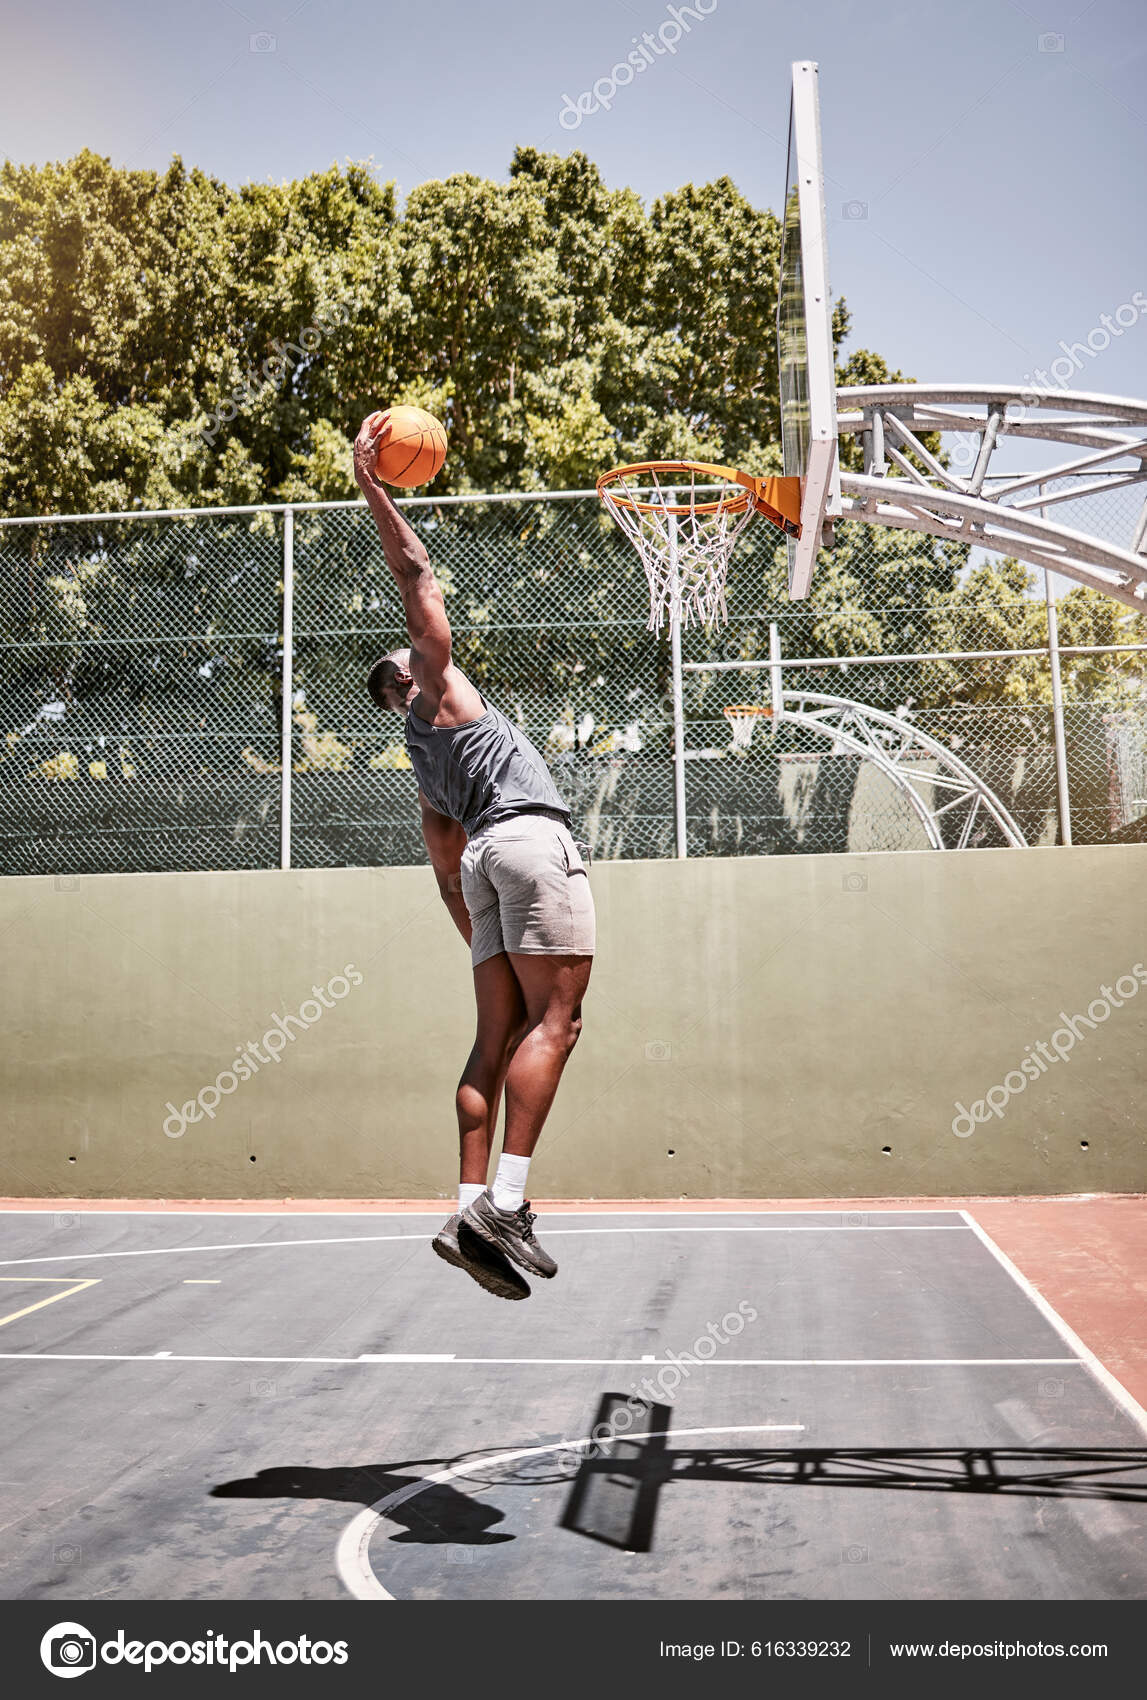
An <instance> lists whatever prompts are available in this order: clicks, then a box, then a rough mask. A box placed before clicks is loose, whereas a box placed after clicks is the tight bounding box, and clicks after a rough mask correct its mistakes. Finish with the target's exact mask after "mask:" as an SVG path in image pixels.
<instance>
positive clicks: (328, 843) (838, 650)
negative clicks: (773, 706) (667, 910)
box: [0, 491, 1147, 874]
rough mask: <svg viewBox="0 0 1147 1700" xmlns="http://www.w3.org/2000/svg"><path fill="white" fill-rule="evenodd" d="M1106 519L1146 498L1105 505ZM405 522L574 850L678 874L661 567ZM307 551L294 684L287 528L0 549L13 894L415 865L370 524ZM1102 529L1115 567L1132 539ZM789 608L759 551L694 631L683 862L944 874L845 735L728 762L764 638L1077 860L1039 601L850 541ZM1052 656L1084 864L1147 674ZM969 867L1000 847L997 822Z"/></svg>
mask: <svg viewBox="0 0 1147 1700" xmlns="http://www.w3.org/2000/svg"><path fill="white" fill-rule="evenodd" d="M1116 495H1118V496H1119V497H1120V499H1121V500H1123V501H1124V502H1126V500H1127V497H1128V492H1126V491H1121V492H1112V499H1111V503H1109V504H1108V505H1109V506H1112V507H1113V504H1114V499H1115V497H1116ZM1097 500H1100V501H1102V498H1099V499H1097V498H1092V499H1091V502H1092V505H1093V506H1094V505H1095V502H1096V501H1097ZM404 506H405V509H406V513H407V517H408V518H409V519H410V521H411V523H412V525H413V526H414V528H415V530H416V531H417V532H418V534H419V535H420V536H421V538H422V539H423V541H424V542H425V544H426V546H427V548H428V550H429V552H430V556H431V559H432V561H433V563H434V566H435V570H436V572H437V574H438V577H439V579H440V582H441V584H442V587H443V591H444V594H445V597H446V605H447V609H448V612H449V615H450V620H451V625H452V628H453V632H454V646H455V657H456V660H457V662H458V664H459V665H460V666H461V667H462V668H463V669H464V670H465V671H466V673H467V674H468V675H469V676H470V677H471V678H472V679H473V680H474V682H475V683H476V684H477V685H478V686H479V688H480V689H482V690H483V691H484V692H486V693H487V694H488V695H489V696H490V697H491V698H492V700H494V701H495V702H497V704H498V705H499V707H501V708H502V709H503V710H504V712H506V713H507V714H509V715H510V716H511V717H512V718H513V719H515V720H516V721H517V722H518V723H519V724H520V725H521V726H522V727H523V728H524V729H525V731H526V732H527V734H528V735H529V737H530V738H531V739H532V740H533V741H534V742H535V743H536V744H537V745H538V747H539V748H540V749H541V750H543V751H544V753H545V755H546V758H547V760H548V761H549V763H550V765H551V768H552V770H553V773H554V777H555V780H556V782H557V785H558V787H559V789H560V790H561V791H562V793H563V794H564V795H565V796H566V798H567V799H568V801H569V802H570V804H571V806H572V807H573V809H574V813H575V816H576V829H577V831H578V834H579V836H581V837H582V838H585V839H587V840H588V841H589V842H590V843H591V845H592V846H593V851H594V854H595V856H597V857H599V858H629V857H654V856H672V855H675V854H677V853H678V826H679V824H680V823H679V822H678V820H677V817H676V813H675V800H674V791H675V786H674V777H675V764H674V722H673V684H674V680H673V671H672V664H671V650H670V643H669V641H668V639H667V638H665V637H662V638H660V639H658V638H655V637H654V636H652V635H651V634H650V633H649V632H648V630H647V629H646V615H647V609H648V596H647V591H646V586H645V581H644V576H643V574H642V570H641V566H640V562H639V561H638V559H637V557H636V555H635V553H634V552H633V551H632V549H631V547H630V545H629V544H628V543H627V542H626V540H625V539H624V538H623V537H622V536H621V535H620V533H619V532H618V530H617V529H616V527H615V526H614V525H613V524H612V522H611V521H610V520H609V519H608V517H607V516H606V515H605V514H604V513H603V511H602V509H601V507H600V504H599V503H598V501H597V499H596V497H595V496H594V495H593V494H592V493H573V494H562V495H550V494H538V495H536V496H535V495H531V496H521V497H502V496H498V497H482V496H476V497H473V498H450V499H444V500H420V501H416V502H410V503H407V504H404ZM1067 506H1069V504H1065V508H1066V507H1067ZM1064 517H1065V518H1066V515H1064ZM290 523H291V530H292V542H293V551H292V553H293V570H292V572H291V586H292V603H293V631H292V642H291V644H290V654H289V657H285V656H284V644H283V631H284V612H285V607H284V571H285V568H284V541H285V538H284V533H285V529H286V526H287V520H286V517H285V514H284V512H283V510H281V509H278V510H276V509H268V508H264V509H259V510H250V511H240V510H231V511H226V512H212V513H196V514H193V515H143V514H141V515H135V516H132V517H130V518H110V519H100V518H84V519H81V520H78V521H65V520H62V519H47V520H43V521H36V522H14V521H6V522H0V587H2V588H0V639H2V641H0V721H2V728H0V729H2V734H3V742H2V744H0V870H2V871H3V872H5V873H15V874H23V873H49V872H50V873H57V874H79V873H109V872H125V871H162V870H166V869H214V868H265V867H274V866H278V865H280V862H281V861H282V860H287V859H289V862H290V864H291V865H293V866H296V867H344V866H373V865H380V864H388V865H395V864H409V863H417V862H421V861H423V860H424V859H425V851H424V848H423V845H422V841H421V834H420V831H419V826H418V814H417V809H416V807H415V783H414V778H413V774H412V772H411V770H410V765H409V759H408V757H407V755H406V751H405V747H404V744H403V736H402V731H403V729H402V724H401V721H400V719H399V717H398V716H397V715H395V716H385V715H382V714H380V713H379V711H378V710H377V709H376V708H375V706H374V705H373V704H372V703H371V701H370V700H369V698H368V697H367V695H366V692H365V689H364V678H365V674H366V671H367V669H368V667H369V665H370V663H371V662H372V661H373V660H374V659H375V658H376V657H377V656H378V655H379V654H381V653H383V652H384V651H386V650H387V649H391V648H395V647H398V646H399V645H400V644H401V643H403V642H404V641H405V635H404V627H403V623H402V610H401V605H400V602H399V600H398V596H397V593H396V591H395V589H394V586H393V583H392V581H391V579H390V575H389V573H388V571H387V568H386V564H385V561H384V559H383V555H382V551H381V548H380V546H379V543H378V539H377V536H376V534H375V531H374V527H373V524H372V522H371V519H370V516H369V514H368V513H367V511H366V509H365V507H363V506H361V505H350V504H345V505H344V504H325V505H319V504H315V505H307V506H299V507H298V508H296V509H295V510H294V511H293V514H292V516H291V522H290ZM1069 523H1078V521H1069ZM1090 523H1092V524H1093V525H1094V520H1092V521H1091V522H1090ZM1104 523H1105V524H1109V525H1110V526H1111V527H1112V529H1113V531H1114V530H1117V531H1118V532H1119V534H1120V535H1124V536H1126V535H1129V533H1130V530H1131V528H1132V526H1133V523H1134V515H1133V514H1132V513H1130V512H1129V514H1128V515H1124V514H1123V513H1122V512H1120V513H1118V514H1117V513H1114V512H1111V513H1107V514H1106V515H1105V516H1104ZM1025 579H1026V582H1025ZM981 581H982V582H981ZM1037 581H1038V582H1037ZM785 591H786V559H785V550H784V547H783V545H780V546H778V543H777V540H776V533H774V532H772V531H771V530H770V529H769V528H768V527H767V526H765V525H764V524H758V525H756V526H754V527H752V528H750V530H749V532H748V534H747V536H746V539H745V541H744V543H743V544H742V545H741V546H740V547H739V548H738V552H737V555H736V557H735V559H734V562H733V569H732V574H731V577H730V585H729V623H728V625H727V626H726V627H723V628H721V629H720V630H716V631H706V630H704V629H696V628H694V629H690V630H687V631H686V632H685V633H684V634H683V642H682V650H683V658H684V664H685V665H684V670H683V673H682V677H681V687H682V692H683V701H684V747H685V766H684V772H685V821H684V828H685V832H684V836H685V841H686V848H687V851H688V854H689V855H691V856H707V855H718V856H726V855H780V854H794V853H801V852H806V853H807V852H814V851H820V852H824V851H847V850H873V849H918V848H924V847H925V845H926V844H927V838H926V836H925V834H924V830H923V827H922V825H921V821H920V818H919V813H918V811H916V810H914V809H913V807H912V806H911V805H910V799H909V798H908V797H907V796H906V794H905V792H904V790H903V788H902V787H899V786H898V785H897V784H895V783H893V781H892V780H890V779H889V777H888V776H887V774H886V773H884V772H882V771H880V770H879V769H878V768H877V767H876V766H874V764H872V763H871V762H867V761H865V760H864V759H862V758H861V757H860V756H858V755H857V754H855V753H850V752H849V751H848V750H847V749H845V748H843V747H842V746H841V745H840V743H839V742H838V741H834V740H833V739H832V738H831V737H826V735H825V734H824V733H823V731H819V732H818V731H817V730H815V729H813V728H810V727H809V726H808V725H807V724H803V723H801V722H799V721H798V720H795V719H793V718H791V717H784V716H782V718H781V719H780V721H779V723H774V722H773V721H772V720H770V719H768V718H766V717H764V716H761V717H758V719H757V721H756V723H755V725H756V730H755V732H754V736H753V738H752V741H751V742H750V743H749V745H748V746H747V747H746V748H744V749H741V748H738V747H735V746H734V740H733V737H732V723H731V721H730V719H729V717H728V715H727V714H726V712H725V711H726V710H727V709H730V708H734V707H735V705H737V704H739V703H752V704H755V705H757V706H759V707H764V706H768V705H769V704H770V702H771V694H770V693H771V677H772V676H771V675H770V672H769V670H768V667H767V666H763V665H762V663H766V662H767V661H768V659H769V655H770V631H771V630H772V631H773V632H774V633H775V636H774V637H773V638H772V642H773V644H774V646H777V645H779V650H780V655H781V657H782V660H783V680H782V685H783V690H784V691H785V692H786V693H802V692H816V693H819V694H821V695H827V696H831V697H836V698H846V699H848V700H850V701H851V702H854V703H857V704H860V705H863V706H864V707H867V708H870V709H875V710H879V711H882V712H884V713H886V714H891V715H894V716H900V717H901V718H903V719H906V721H907V722H908V723H910V724H913V725H916V726H918V727H919V728H920V729H921V730H923V731H926V732H928V733H930V734H931V735H932V736H933V737H934V738H936V739H938V740H939V741H940V742H941V743H942V744H943V745H944V746H945V747H946V748H947V749H950V750H952V751H953V752H954V753H955V754H957V755H958V756H959V757H960V758H961V759H962V761H963V762H964V763H966V764H967V765H968V766H969V767H971V768H972V769H973V770H974V771H975V773H976V774H977V775H978V776H979V777H980V779H981V780H982V781H983V782H984V783H985V784H986V785H987V786H989V787H990V788H991V790H992V791H993V792H994V793H995V794H996V796H997V797H998V798H999V800H1000V802H1001V803H1002V804H1003V805H1004V807H1005V808H1006V809H1007V810H1008V811H1009V812H1010V814H1011V815H1012V817H1013V818H1014V820H1015V821H1016V823H1017V824H1018V825H1019V827H1020V829H1021V831H1022V834H1023V837H1024V838H1025V840H1026V842H1027V843H1028V844H1031V845H1036V844H1051V843H1054V842H1056V841H1057V838H1058V837H1059V836H1060V814H1059V804H1060V797H1059V789H1058V786H1057V774H1056V735H1055V725H1054V716H1053V710H1052V691H1051V670H1052V663H1051V654H1050V651H1049V647H1048V619H1047V610H1046V607H1045V603H1044V587H1043V584H1042V574H1038V575H1037V574H1035V573H1028V574H1026V575H1025V573H1024V572H1023V571H1022V570H1019V571H1012V572H1011V574H1010V576H1009V575H1007V574H1003V573H996V574H993V575H990V576H989V577H988V578H987V579H986V580H985V579H984V576H983V572H982V571H981V570H978V564H977V562H976V560H975V558H974V557H973V558H972V559H969V555H968V551H967V549H966V547H964V546H963V545H955V544H951V543H945V542H941V541H938V540H936V539H934V538H931V537H927V536H924V535H922V534H916V533H906V532H893V531H887V530H883V529H881V528H879V527H868V526H861V525H855V524H842V525H841V526H840V527H838V538H837V547H836V548H835V550H833V551H832V552H831V553H826V554H825V555H823V556H822V558H821V563H820V566H819V567H818V575H817V580H816V581H815V583H814V594H813V598H812V599H811V600H810V601H808V602H805V603H790V602H789V601H788V600H787V596H786V593H785ZM1132 618H1134V617H1132ZM1129 641H1130V640H1129ZM1061 643H1062V644H1063V646H1064V647H1063V650H1062V654H1061V657H1060V667H1061V672H1062V678H1063V699H1064V701H1063V725H1064V738H1063V743H1064V749H1065V754H1066V768H1067V779H1068V791H1069V795H1070V820H1071V827H1072V831H1073V837H1074V840H1075V842H1077V843H1104V842H1111V841H1117V840H1119V839H1120V838H1125V837H1134V836H1138V835H1142V828H1143V827H1147V820H1145V816H1147V712H1145V709H1144V700H1143V665H1144V653H1143V652H1142V651H1141V650H1138V649H1134V648H1132V649H1129V650H1126V651H1120V652H1119V653H1114V652H1112V651H1111V650H1110V648H1103V647H1101V646H1098V645H1091V646H1087V645H1078V644H1077V645H1069V644H1068V641H1067V638H1066V637H1065V636H1064V634H1063V633H1061ZM1085 650H1086V653H1084V651H1085ZM288 660H289V663H290V705H289V706H290V715H289V719H290V746H291V747H290V797H289V813H288V814H286V815H285V814H284V783H283V762H282V757H283V735H282V727H283V721H284V715H283V688H284V676H285V663H286V662H287V661H288ZM730 662H733V663H736V664H737V665H736V666H734V667H732V668H730V667H728V666H724V667H721V666H715V665H714V664H715V663H726V664H727V663H730ZM785 700H786V701H787V700H788V698H787V697H786V699H785ZM914 784H915V785H916V788H917V791H918V793H919V794H920V795H921V796H923V797H924V798H925V799H926V800H928V799H930V800H931V801H930V803H929V806H934V807H935V808H936V810H940V808H941V802H940V798H941V796H942V780H941V778H940V776H939V775H938V770H937V768H936V764H935V763H934V762H929V761H928V760H927V759H921V760H919V761H917V762H915V766H914ZM938 818H939V820H940V822H941V830H942V832H943V841H944V842H945V843H955V842H958V839H957V838H956V837H955V836H954V834H955V825H954V823H953V820H952V818H951V817H945V816H944V815H942V814H940V815H939V816H938ZM969 842H970V843H972V844H974V845H994V844H999V843H1002V842H1005V840H1004V839H1003V838H1002V837H1001V835H1000V832H999V829H998V827H997V826H996V825H995V824H994V823H993V822H992V821H991V820H990V819H989V818H987V817H984V818H983V819H982V820H981V821H980V822H979V823H978V825H977V828H976V831H975V833H974V834H973V835H972V837H971V839H970V840H969ZM284 851H286V855H284Z"/></svg>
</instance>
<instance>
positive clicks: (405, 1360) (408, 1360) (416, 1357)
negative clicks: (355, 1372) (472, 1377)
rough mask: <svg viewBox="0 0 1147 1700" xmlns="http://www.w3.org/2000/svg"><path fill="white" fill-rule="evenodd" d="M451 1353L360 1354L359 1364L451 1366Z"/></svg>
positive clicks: (357, 1360) (452, 1361)
mask: <svg viewBox="0 0 1147 1700" xmlns="http://www.w3.org/2000/svg"><path fill="white" fill-rule="evenodd" d="M454 1361H455V1357H454V1353H453V1352H360V1353H359V1355H358V1357H357V1358H356V1359H355V1362H356V1363H360V1364H452V1363H454Z"/></svg>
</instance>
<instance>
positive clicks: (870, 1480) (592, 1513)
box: [533, 1393, 1147, 1552]
mask: <svg viewBox="0 0 1147 1700" xmlns="http://www.w3.org/2000/svg"><path fill="white" fill-rule="evenodd" d="M640 1403H641V1404H642V1406H643V1407H644V1420H643V1419H642V1417H641V1416H638V1418H637V1421H638V1422H639V1423H642V1426H643V1427H644V1430H645V1432H644V1433H627V1434H625V1435H624V1436H619V1435H617V1434H616V1429H615V1427H614V1425H615V1423H616V1413H617V1411H618V1409H619V1408H621V1407H623V1406H625V1405H626V1404H628V1405H629V1408H630V1410H631V1411H636V1408H637V1405H638V1401H636V1400H627V1399H626V1397H625V1395H623V1394H620V1393H607V1394H605V1395H604V1396H603V1397H602V1400H601V1404H600V1405H599V1407H598V1413H597V1420H596V1423H595V1425H594V1431H593V1432H595V1433H596V1434H599V1435H600V1434H602V1433H604V1434H605V1436H607V1437H609V1438H606V1439H605V1440H604V1441H603V1442H599V1443H598V1444H596V1445H594V1446H592V1447H591V1448H590V1449H589V1450H587V1451H586V1452H585V1453H584V1454H583V1455H582V1456H581V1461H580V1463H579V1464H578V1466H577V1474H576V1476H575V1477H574V1479H573V1483H572V1486H571V1489H570V1495H569V1499H568V1501H567V1503H566V1507H565V1510H564V1512H563V1514H562V1517H561V1520H560V1522H561V1527H562V1528H563V1529H569V1530H571V1531H573V1532H574V1533H576V1534H579V1535H585V1536H587V1537H588V1538H589V1539H591V1540H596V1541H601V1542H603V1543H604V1544H606V1545H607V1546H612V1547H616V1548H618V1549H620V1550H622V1551H625V1552H649V1551H650V1550H651V1549H652V1544H653V1527H654V1523H655V1521H656V1516H657V1509H658V1503H659V1500H660V1496H661V1493H662V1491H663V1489H665V1488H666V1487H670V1486H671V1485H672V1484H673V1483H674V1482H698V1481H701V1482H732V1483H742V1484H744V1485H746V1486H748V1485H750V1484H752V1483H759V1484H761V1485H763V1486H767V1487H830V1488H869V1489H872V1488H884V1489H893V1490H897V1491H900V1492H925V1493H969V1494H979V1495H985V1494H1000V1495H1007V1496H1009V1497H1014V1496H1024V1497H1031V1498H1042V1499H1075V1500H1080V1499H1084V1500H1123V1501H1130V1502H1132V1503H1137V1504H1147V1448H1137V1447H1118V1446H1115V1447H1100V1448H1096V1447H1080V1446H1054V1447H1033V1446H1024V1447H1000V1446H985V1447H951V1446H949V1447H925V1446H913V1447H739V1446H717V1447H697V1446H684V1447H671V1446H670V1439H671V1436H670V1434H669V1433H668V1432H666V1431H668V1429H669V1426H670V1411H669V1409H668V1408H667V1407H666V1406H664V1405H646V1404H645V1402H644V1401H641V1402H640ZM537 1479H538V1478H537V1477H536V1476H534V1477H533V1480H535V1481H536V1480H537ZM550 1479H551V1480H555V1481H556V1480H558V1479H560V1474H558V1473H555V1474H554V1475H553V1476H551V1478H550Z"/></svg>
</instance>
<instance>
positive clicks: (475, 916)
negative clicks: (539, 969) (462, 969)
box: [461, 815, 595, 967]
mask: <svg viewBox="0 0 1147 1700" xmlns="http://www.w3.org/2000/svg"><path fill="white" fill-rule="evenodd" d="M461 872H462V896H463V897H464V898H465V900H466V907H467V909H468V910H469V912H470V921H471V925H472V926H473V930H474V936H473V941H472V943H471V946H470V956H471V961H472V962H473V964H474V966H475V967H477V966H478V964H479V963H480V962H485V961H486V960H487V959H488V958H489V957H491V956H497V955H498V953H499V952H500V951H512V952H514V953H519V952H520V953H521V954H522V955H525V956H592V955H593V951H594V942H595V938H594V911H593V898H592V896H591V895H590V889H589V876H588V875H587V873H586V869H585V863H584V862H583V861H582V859H581V857H580V856H579V854H578V850H577V846H576V844H575V843H574V841H573V839H572V837H571V836H570V833H569V829H568V828H567V827H565V826H563V825H562V823H561V821H559V820H555V819H553V817H552V816H550V815H512V816H510V818H509V819H508V820H500V821H494V822H493V823H492V825H490V826H486V827H483V828H482V829H481V831H480V832H478V833H477V834H476V835H475V837H473V838H472V839H471V840H470V842H469V843H468V844H467V846H466V848H465V850H463V852H462V869H461Z"/></svg>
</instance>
